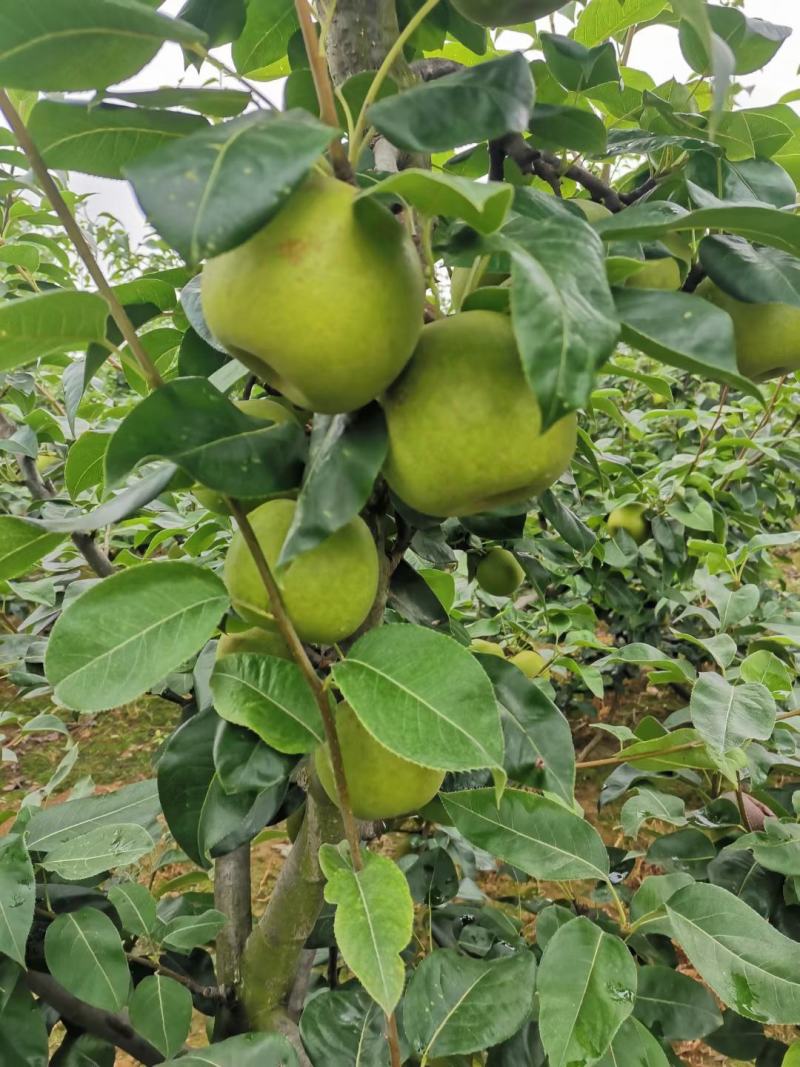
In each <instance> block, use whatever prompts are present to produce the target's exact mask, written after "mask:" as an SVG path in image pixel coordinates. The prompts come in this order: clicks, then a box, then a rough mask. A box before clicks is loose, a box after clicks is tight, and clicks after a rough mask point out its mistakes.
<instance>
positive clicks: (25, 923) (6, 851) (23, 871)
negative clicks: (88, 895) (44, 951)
mask: <svg viewBox="0 0 800 1067" xmlns="http://www.w3.org/2000/svg"><path fill="white" fill-rule="evenodd" d="M35 899H36V881H35V879H34V877H33V865H32V864H31V858H30V856H29V855H28V850H27V849H26V848H25V844H24V842H23V840H22V838H21V837H20V836H19V835H17V834H7V835H6V836H5V837H3V838H2V839H0V954H2V955H3V956H9V957H10V958H11V959H12V960H15V961H16V962H17V963H18V964H19V965H20V967H24V966H25V945H26V943H27V940H28V934H29V933H30V929H31V925H32V923H33V906H34V903H35Z"/></svg>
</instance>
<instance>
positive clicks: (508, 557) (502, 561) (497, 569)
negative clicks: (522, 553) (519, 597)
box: [475, 548, 525, 596]
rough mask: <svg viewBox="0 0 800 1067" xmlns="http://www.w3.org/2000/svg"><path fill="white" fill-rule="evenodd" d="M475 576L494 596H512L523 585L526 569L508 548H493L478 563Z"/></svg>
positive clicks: (481, 585)
mask: <svg viewBox="0 0 800 1067" xmlns="http://www.w3.org/2000/svg"><path fill="white" fill-rule="evenodd" d="M475 577H476V578H477V579H478V585H479V586H480V587H481V589H484V590H485V591H486V592H487V593H491V594H492V596H511V594H512V593H513V592H515V590H517V589H519V587H520V585H522V582H523V580H524V578H525V571H524V570H523V569H522V567H521V566H520V564H519V561H518V560H517V558H516V556H515V555H514V554H513V553H512V552H509V551H508V549H507V548H492V549H490V550H489V552H488V553H487V554H486V555H485V556H484V557H483V559H482V560H481V561H480V563H479V564H478V568H477V570H476V572H475Z"/></svg>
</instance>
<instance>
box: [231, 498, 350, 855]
mask: <svg viewBox="0 0 800 1067" xmlns="http://www.w3.org/2000/svg"><path fill="white" fill-rule="evenodd" d="M228 505H229V507H230V510H231V514H232V515H233V517H234V519H235V520H236V524H237V526H238V527H239V529H240V530H241V533H242V537H243V538H244V541H245V544H246V545H247V547H248V549H249V551H250V555H251V556H252V557H253V562H254V563H255V565H256V569H257V570H258V573H259V576H260V578H261V581H262V582H263V583H264V588H265V589H266V590H267V595H268V597H269V602H270V607H271V609H272V612H273V614H274V616H275V622H276V623H277V625H278V629H279V630H280V632H281V636H282V637H283V639H284V641H285V642H286V644H287V645H288V646H289V649H290V651H291V653H292V656H293V657H294V660H295V662H296V663H297V665H298V667H299V668H300V670H301V671H302V673H303V677H304V678H305V680H306V682H307V683H308V687H309V689H310V690H311V692H312V693H313V694H314V699H315V700H316V702H317V706H318V707H319V711H320V715H321V716H322V725H323V728H324V730H325V740H326V741H327V743H328V748H329V750H330V756H331V767H332V769H333V776H334V781H335V783H336V796H337V800H338V804H339V810H340V812H341V815H342V822H343V823H344V832H345V837H346V838H347V843H348V845H349V847H350V855H351V858H352V862H353V867H354V869H355V870H356V871H360V870H362V868H363V862H362V859H361V838H360V835H359V832H358V826H357V825H356V820H355V817H354V815H353V809H352V807H351V805H350V796H349V793H348V789H347V779H346V777H345V773H344V761H343V759H342V750H341V746H340V745H339V737H338V735H337V733H336V724H335V722H334V718H333V713H332V712H331V708H330V704H329V702H328V695H327V693H326V692H325V690H324V688H323V686H322V682H321V681H320V679H319V676H318V675H317V672H316V671H315V670H314V666H313V664H312V662H311V660H310V659H309V658H308V653H307V652H306V650H305V647H304V645H303V642H302V641H301V640H300V638H299V637H298V635H297V631H296V630H295V628H294V626H293V624H292V621H291V619H290V618H289V616H288V614H287V613H286V608H285V606H284V603H283V598H282V596H281V591H280V589H279V588H278V583H277V582H276V581H275V577H274V575H273V573H272V571H271V570H270V566H269V563H267V558H266V556H265V555H264V553H263V551H262V549H261V545H260V544H259V542H258V538H257V537H256V535H255V531H254V530H253V527H252V526H251V525H250V521H249V519H248V518H247V515H246V513H245V512H244V511H243V509H242V507H241V505H240V504H239V502H238V501H236V500H230V499H229V501H228Z"/></svg>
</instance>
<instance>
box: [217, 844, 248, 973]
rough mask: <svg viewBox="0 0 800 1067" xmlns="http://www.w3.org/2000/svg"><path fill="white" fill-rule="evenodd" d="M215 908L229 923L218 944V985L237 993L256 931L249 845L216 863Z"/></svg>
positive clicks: (220, 858)
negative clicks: (249, 941)
mask: <svg viewBox="0 0 800 1067" xmlns="http://www.w3.org/2000/svg"><path fill="white" fill-rule="evenodd" d="M214 907H215V908H217V909H218V910H219V911H221V912H222V914H223V915H225V916H227V919H228V923H227V925H226V926H224V927H223V928H222V930H221V931H220V932H219V935H218V936H217V940H216V951H217V981H218V982H219V984H220V985H221V986H223V987H226V988H230V989H233V988H235V987H236V985H237V984H238V982H239V975H240V972H241V961H242V953H243V952H244V947H245V945H246V944H247V939H248V937H249V936H250V933H251V932H252V929H253V913H252V909H251V904H250V845H249V844H245V845H240V846H239V848H237V849H234V851H233V852H229V853H228V855H227V856H220V857H219V859H217V860H215V861H214Z"/></svg>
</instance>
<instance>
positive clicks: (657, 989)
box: [633, 966, 722, 1041]
mask: <svg viewBox="0 0 800 1067" xmlns="http://www.w3.org/2000/svg"><path fill="white" fill-rule="evenodd" d="M633 1011H634V1015H635V1016H636V1018H637V1019H639V1021H640V1022H642V1023H644V1025H645V1026H646V1027H647V1029H648V1030H649V1031H650V1032H651V1033H660V1034H661V1035H662V1036H663V1037H664V1038H666V1040H667V1041H694V1040H696V1039H697V1038H701V1037H705V1036H706V1035H707V1034H710V1033H712V1032H713V1031H714V1030H717V1029H718V1028H719V1027H720V1026H722V1014H721V1012H720V1010H719V1008H718V1007H717V1002H716V1001H715V1000H714V998H713V997H712V996H711V994H710V993H709V991H708V990H707V989H706V988H705V986H702V985H701V984H700V983H699V982H696V981H695V980H694V979H693V978H689V976H688V975H685V974H681V973H680V972H679V971H674V970H673V969H672V968H671V967H660V966H654V967H642V968H640V970H639V986H638V989H637V992H636V1003H635V1005H634V1008H633Z"/></svg>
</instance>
